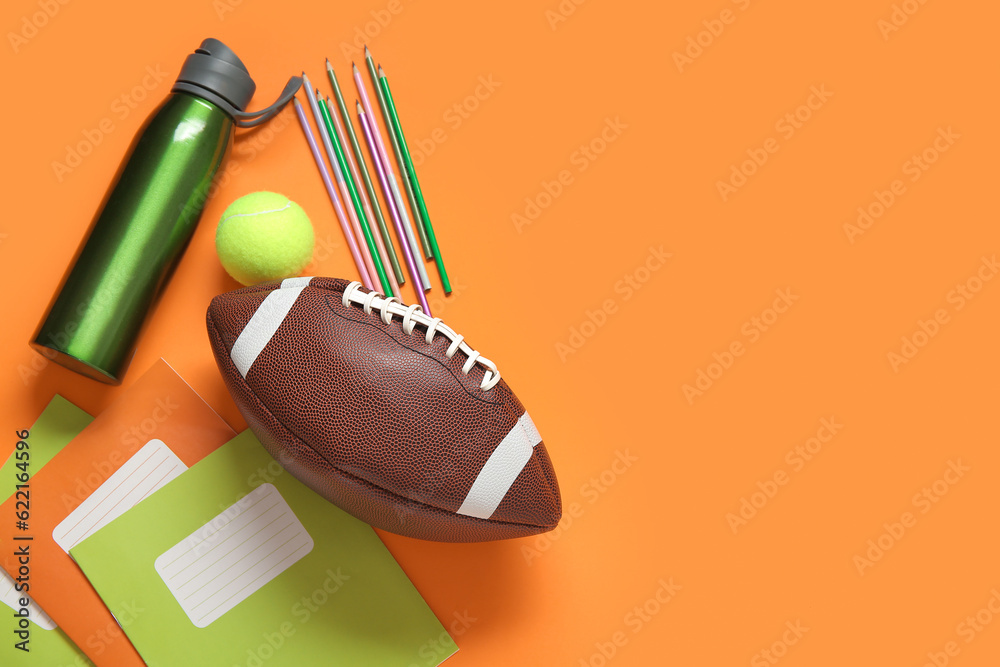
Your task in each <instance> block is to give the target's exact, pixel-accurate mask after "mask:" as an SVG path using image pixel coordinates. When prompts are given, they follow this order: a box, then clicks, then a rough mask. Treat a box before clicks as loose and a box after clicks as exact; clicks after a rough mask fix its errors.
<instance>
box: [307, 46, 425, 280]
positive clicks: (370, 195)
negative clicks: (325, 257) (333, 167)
mask: <svg viewBox="0 0 1000 667" xmlns="http://www.w3.org/2000/svg"><path fill="white" fill-rule="evenodd" d="M326 74H327V77H328V78H329V79H330V85H331V86H333V95H334V99H335V100H336V101H337V108H338V109H339V110H340V116H341V118H342V119H343V121H344V127H345V128H346V129H347V138H348V139H350V141H351V149H352V150H353V151H354V156H353V159H352V156H351V154H350V153H348V154H347V157H348V163H349V164H350V166H351V171H352V172H353V174H354V182H355V184H357V183H358V180H359V178H358V177H359V174H360V177H361V178H360V180H362V181H364V184H365V189H364V190H361V203H362V204H364V205H365V211H366V212H367V213H368V218H369V220H371V219H372V214H373V213H374V218H375V222H376V223H377V224H378V231H379V235H380V236H381V239H382V241H383V242H384V247H385V252H386V254H387V255H388V257H389V263H390V264H392V273H393V275H394V276H395V278H396V281H397V282H398V284H399V285H402V284H404V283H405V282H406V276H404V275H403V268H402V267H401V266H400V265H399V257H397V256H396V248H395V246H393V244H392V235H391V234H389V227H388V226H387V225H386V223H385V216H384V215H383V214H382V206H381V205H380V204H379V201H378V195H376V194H375V186H374V185H373V184H372V178H371V176H370V175H369V173H368V163H367V162H366V161H365V154H364V153H363V152H362V151H361V144H359V143H358V137H357V135H356V134H355V132H354V122H353V121H352V120H351V114H350V113H349V112H348V111H347V104H345V103H344V95H343V94H342V93H341V92H340V82H339V81H337V73H336V72H334V71H333V65H331V64H330V59H329V58H327V60H326ZM358 189H359V190H360V189H361V188H360V186H358ZM380 245H381V244H380ZM384 261H385V258H383V262H384Z"/></svg>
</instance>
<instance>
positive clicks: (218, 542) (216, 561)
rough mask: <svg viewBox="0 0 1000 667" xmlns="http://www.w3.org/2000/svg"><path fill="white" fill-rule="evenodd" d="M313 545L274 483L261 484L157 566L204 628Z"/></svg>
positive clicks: (187, 610) (194, 619)
mask: <svg viewBox="0 0 1000 667" xmlns="http://www.w3.org/2000/svg"><path fill="white" fill-rule="evenodd" d="M312 548H313V540H312V537H310V535H309V533H307V532H306V529H305V527H304V526H303V525H302V523H301V522H300V521H299V519H298V517H297V516H295V513H294V512H292V508H291V507H289V506H288V503H287V502H285V499H284V498H282V497H281V494H280V493H278V489H276V488H275V487H274V485H272V484H262V485H261V486H258V487H257V488H256V489H254V490H253V491H251V492H250V493H248V494H247V495H245V496H243V497H242V498H240V499H239V500H238V501H236V502H235V503H234V504H232V505H230V506H229V507H228V508H226V510H225V511H224V512H222V513H221V514H219V515H218V516H216V517H215V518H214V519H212V520H211V521H209V522H208V523H206V524H205V525H204V526H202V527H201V528H199V529H198V530H196V531H194V532H193V533H191V534H190V535H188V536H187V537H186V538H184V539H183V540H181V541H180V542H179V543H178V544H176V545H174V546H173V547H171V548H170V549H168V550H167V551H166V552H164V553H163V554H162V555H161V556H160V557H159V558H157V559H156V562H155V563H154V567H155V568H156V571H157V573H158V574H159V575H160V578H162V579H163V583H165V584H166V585H167V588H168V589H170V592H171V593H173V595H174V597H175V598H176V599H177V603H178V604H179V605H180V606H181V608H182V609H183V610H184V613H186V614H187V615H188V618H190V619H191V622H192V623H194V624H195V626H197V627H199V628H204V627H206V626H208V625H209V624H210V623H212V622H213V621H215V620H216V619H218V618H219V617H221V616H222V615H223V614H225V613H226V612H228V611H229V610H230V609H232V608H233V607H235V606H236V605H238V604H239V603H240V602H242V601H243V600H246V599H247V598H248V597H250V596H251V595H252V594H253V593H254V592H255V591H258V590H260V589H261V588H262V587H263V586H264V584H266V583H267V582H269V581H271V580H272V579H274V578H275V577H277V576H278V575H279V574H281V573H282V572H284V571H285V570H287V569H288V568H289V567H291V566H292V565H293V564H294V563H295V562H296V561H298V560H299V559H301V558H302V557H303V556H305V555H306V554H308V553H309V552H310V551H312Z"/></svg>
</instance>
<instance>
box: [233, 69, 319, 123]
mask: <svg viewBox="0 0 1000 667" xmlns="http://www.w3.org/2000/svg"><path fill="white" fill-rule="evenodd" d="M301 86H302V77H300V76H293V77H291V78H290V79H289V80H288V83H286V84H285V88H284V90H282V91H281V95H279V96H278V99H277V100H275V101H274V104H272V105H271V106H269V107H266V108H264V109H260V110H259V111H240V110H239V109H236V108H235V107H232V106H230V108H228V109H226V111H228V112H229V114H230V115H231V116H232V117H233V119H234V120H235V121H236V126H237V127H256V126H257V125H260V124H261V123H266V122H267V121H269V120H271V118H273V117H274V116H275V115H277V113H278V112H279V111H281V110H282V109H284V108H285V105H286V104H288V103H289V102H291V100H292V97H294V95H295V93H296V92H297V91H298V89H299V88H300V87H301Z"/></svg>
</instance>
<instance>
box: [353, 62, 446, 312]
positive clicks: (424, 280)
mask: <svg viewBox="0 0 1000 667" xmlns="http://www.w3.org/2000/svg"><path fill="white" fill-rule="evenodd" d="M351 67H352V68H353V69H354V85H355V86H357V88H358V94H359V95H360V96H361V104H363V105H364V108H365V113H366V114H367V118H368V122H369V123H370V125H371V130H372V134H373V135H374V136H375V145H376V147H377V148H378V157H373V158H372V160H373V161H374V160H378V161H379V162H381V164H382V168H383V169H384V170H385V175H386V180H387V181H389V188H390V190H391V191H392V193H391V196H390V193H389V192H385V199H386V201H389V199H392V200H393V201H394V203H395V205H396V212H397V213H398V214H399V220H400V222H402V223H403V230H404V232H405V234H406V236H405V237H403V236H400V237H399V244H400V245H402V246H404V247H409V248H412V253H413V256H414V257H418V259H419V261H418V262H417V270H418V271H419V272H420V285H421V287H422V288H423V290H424V291H425V292H426V291H427V290H429V289H430V288H431V280H430V277H429V276H428V275H427V269H426V268H425V267H424V261H423V258H422V257H419V256H418V255H417V253H418V252H419V248H418V246H417V239H416V237H414V235H413V227H412V225H411V224H410V216H409V214H408V213H407V211H406V202H405V201H403V195H402V193H400V191H399V185H397V184H396V172H395V170H394V169H393V168H392V162H391V161H390V160H389V153H388V151H386V149H385V143H384V142H383V141H382V133H381V132H379V129H378V121H376V120H375V112H374V111H373V110H372V103H371V100H369V99H368V91H367V89H366V88H365V84H364V81H362V80H361V72H360V71H358V66H357V65H355V64H354V63H351ZM382 188H383V190H384V188H385V184H384V183H383V184H382ZM397 232H398V230H397Z"/></svg>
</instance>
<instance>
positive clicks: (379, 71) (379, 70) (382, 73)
mask: <svg viewBox="0 0 1000 667" xmlns="http://www.w3.org/2000/svg"><path fill="white" fill-rule="evenodd" d="M378 75H379V76H385V70H384V69H382V63H379V66H378Z"/></svg>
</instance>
